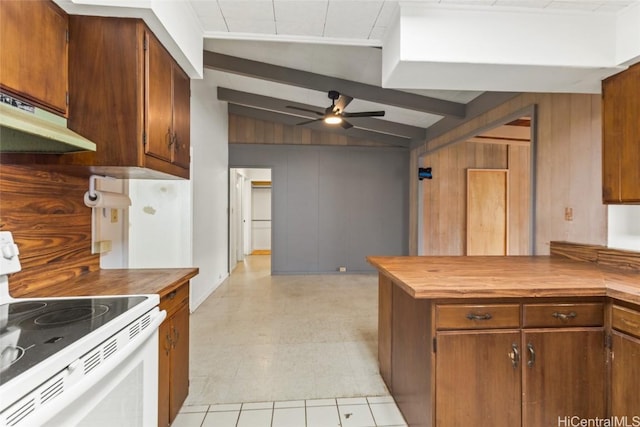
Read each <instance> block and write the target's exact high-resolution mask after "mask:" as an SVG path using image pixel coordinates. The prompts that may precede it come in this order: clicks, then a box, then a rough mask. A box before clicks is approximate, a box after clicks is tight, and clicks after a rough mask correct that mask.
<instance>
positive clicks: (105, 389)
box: [19, 309, 166, 427]
mask: <svg viewBox="0 0 640 427" xmlns="http://www.w3.org/2000/svg"><path fill="white" fill-rule="evenodd" d="M156 310H157V309H156ZM165 316H166V312H164V311H160V312H156V314H155V316H154V318H153V320H152V322H151V325H150V326H151V327H149V328H146V329H145V331H144V332H142V333H140V335H139V336H138V337H137V339H136V345H135V346H131V348H129V349H127V351H126V352H125V351H123V352H121V353H120V354H118V355H117V356H118V357H113V358H111V359H109V360H108V362H105V363H103V364H102V365H100V366H99V367H98V368H96V369H95V370H94V371H93V372H91V375H88V376H87V378H84V380H83V381H82V382H81V383H79V384H75V385H74V387H72V388H71V389H69V390H66V391H65V394H66V395H65V396H64V399H60V401H58V402H56V405H55V408H47V407H46V405H45V406H44V407H42V408H41V410H39V411H37V412H36V413H34V414H32V415H34V416H33V417H29V419H28V420H25V421H28V424H29V425H46V426H47V427H49V426H61V427H62V426H65V427H67V426H87V427H89V426H90V427H101V426H105V427H107V426H109V427H113V426H118V427H134V426H135V427H146V426H156V425H157V424H158V327H159V326H160V323H162V321H163V320H164V318H165ZM76 362H81V360H77V361H76ZM74 363H75V362H74ZM83 366H86V362H84V363H78V366H77V367H75V366H74V364H73V363H72V364H71V365H70V366H69V368H67V369H68V370H70V371H71V373H70V375H73V371H74V370H75V369H78V370H81V369H83ZM19 425H22V424H19Z"/></svg>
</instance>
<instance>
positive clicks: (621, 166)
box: [602, 64, 640, 203]
mask: <svg viewBox="0 0 640 427" xmlns="http://www.w3.org/2000/svg"><path fill="white" fill-rule="evenodd" d="M639 94H640V64H636V65H635V66H632V67H630V68H629V69H627V70H626V71H623V72H622V73H619V74H616V75H614V76H612V77H609V78H608V79H606V80H605V81H604V82H603V84H602V99H603V104H602V129H603V132H602V144H603V145H602V197H603V201H604V202H606V203H620V202H622V203H636V202H640V168H639V167H638V165H639V164H640V95H639Z"/></svg>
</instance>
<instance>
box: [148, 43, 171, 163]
mask: <svg viewBox="0 0 640 427" xmlns="http://www.w3.org/2000/svg"><path fill="white" fill-rule="evenodd" d="M145 39H146V40H147V42H146V45H147V50H148V52H147V58H146V59H147V66H146V70H147V75H146V80H147V90H146V93H147V100H146V107H147V129H148V134H147V143H146V145H145V152H146V154H148V155H150V156H154V157H157V158H159V159H163V160H166V161H169V162H170V161H171V153H172V151H173V150H172V145H173V141H174V139H175V138H174V136H173V124H172V111H173V96H172V86H173V85H172V84H171V81H172V75H173V70H172V61H173V60H172V59H171V56H170V55H169V53H168V52H167V51H166V50H165V49H164V47H162V45H161V44H160V42H158V41H157V40H156V38H155V37H154V36H153V34H151V33H149V32H146V33H145Z"/></svg>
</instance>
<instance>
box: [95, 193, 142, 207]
mask: <svg viewBox="0 0 640 427" xmlns="http://www.w3.org/2000/svg"><path fill="white" fill-rule="evenodd" d="M94 197H95V200H91V197H89V192H88V191H87V192H86V193H84V204H85V205H87V206H89V207H90V208H115V209H118V208H126V207H127V206H131V199H129V196H127V195H125V194H121V193H113V192H111V191H95V196H94Z"/></svg>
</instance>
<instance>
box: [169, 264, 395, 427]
mask: <svg viewBox="0 0 640 427" xmlns="http://www.w3.org/2000/svg"><path fill="white" fill-rule="evenodd" d="M377 298H378V290H377V275H375V274H371V275H366V274H361V275H358V274H345V275H300V276H293V275H292V276H289V275H287V276H271V275H270V256H264V255H257V256H249V257H247V258H246V259H245V261H244V262H242V263H239V264H238V267H237V268H236V269H235V270H234V272H233V274H232V275H231V277H230V278H229V279H228V280H226V281H225V283H223V284H222V285H221V286H220V287H219V288H218V289H217V290H216V291H215V292H214V293H213V294H212V295H211V296H210V297H209V298H208V299H207V300H206V301H205V302H204V303H203V304H202V305H201V306H200V307H199V308H198V309H197V310H196V311H195V312H194V313H193V314H192V315H191V319H190V323H191V336H190V344H191V356H190V357H191V359H190V371H191V372H190V389H189V396H188V397H187V401H186V402H185V406H184V407H183V409H182V410H181V413H180V414H179V416H178V418H177V419H176V421H175V422H174V424H173V427H191V426H203V427H204V426H209V427H211V426H216V427H223V426H227V425H232V426H234V427H242V426H245V425H246V426H251V427H259V426H260V425H263V423H266V424H264V425H266V426H268V427H278V426H288V425H293V426H296V427H313V426H319V427H331V426H342V427H362V426H385V427H386V426H395V425H400V426H402V425H405V424H404V421H403V420H402V416H401V415H400V413H399V411H398V409H397V407H396V406H395V403H394V402H393V399H392V398H391V397H390V396H389V392H388V390H387V388H386V386H385V384H384V382H383V381H382V378H381V377H380V374H379V372H378V363H377V312H378V307H377V304H378V300H377ZM363 396H369V397H366V398H365V397H363ZM336 397H338V399H337V400H336ZM350 399H351V400H350ZM237 402H247V403H237ZM256 402H257V403H256ZM303 415H304V417H303ZM267 419H268V421H267ZM376 423H377V424H376Z"/></svg>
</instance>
